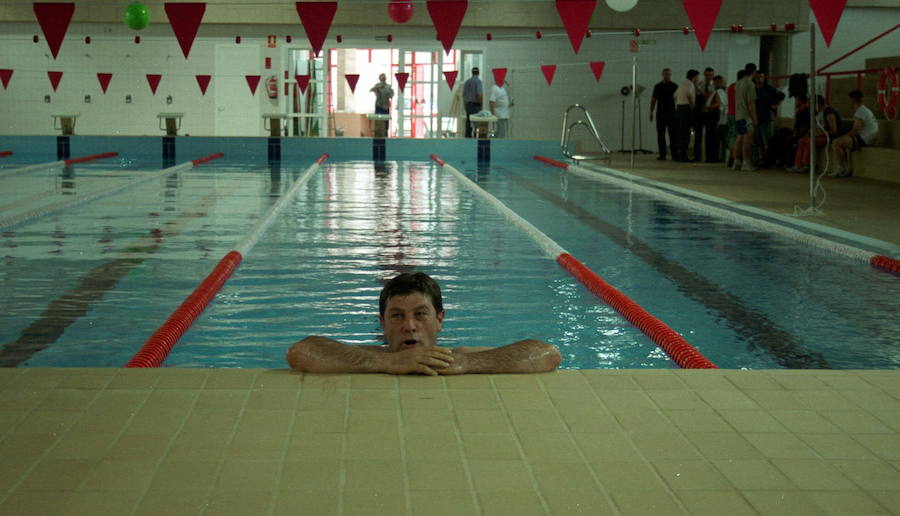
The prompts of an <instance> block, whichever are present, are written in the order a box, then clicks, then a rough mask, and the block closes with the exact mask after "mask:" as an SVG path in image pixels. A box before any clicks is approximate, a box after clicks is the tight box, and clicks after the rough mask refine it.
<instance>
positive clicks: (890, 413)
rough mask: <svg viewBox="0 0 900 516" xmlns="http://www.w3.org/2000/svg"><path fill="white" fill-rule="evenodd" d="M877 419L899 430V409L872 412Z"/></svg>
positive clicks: (894, 429)
mask: <svg viewBox="0 0 900 516" xmlns="http://www.w3.org/2000/svg"><path fill="white" fill-rule="evenodd" d="M873 415H874V416H875V417H877V418H878V420H879V421H881V422H882V423H884V424H886V425H887V426H889V427H891V429H892V430H893V431H895V432H900V410H883V411H880V412H875V413H874V414H873Z"/></svg>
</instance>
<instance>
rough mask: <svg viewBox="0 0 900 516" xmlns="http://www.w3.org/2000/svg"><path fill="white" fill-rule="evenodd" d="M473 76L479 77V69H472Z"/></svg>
mask: <svg viewBox="0 0 900 516" xmlns="http://www.w3.org/2000/svg"><path fill="white" fill-rule="evenodd" d="M472 75H478V67H477V66H476V67H474V68H472Z"/></svg>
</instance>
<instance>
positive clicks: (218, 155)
mask: <svg viewBox="0 0 900 516" xmlns="http://www.w3.org/2000/svg"><path fill="white" fill-rule="evenodd" d="M222 156H224V154H222V153H221V152H217V153H215V154H210V155H209V156H203V157H202V158H197V159H195V160H193V161H191V163H193V164H194V166H197V165H201V164H203V163H206V162H207V161H212V160H214V159H219V158H221V157H222Z"/></svg>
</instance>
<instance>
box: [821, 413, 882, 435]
mask: <svg viewBox="0 0 900 516" xmlns="http://www.w3.org/2000/svg"><path fill="white" fill-rule="evenodd" d="M819 413H820V414H821V415H822V416H823V417H825V419H827V420H829V421H831V422H832V423H833V424H834V425H835V426H837V427H838V428H840V429H841V430H843V431H844V432H846V433H848V434H889V433H892V432H893V431H892V430H891V429H890V428H888V427H887V426H886V425H885V424H884V423H882V422H881V421H879V420H878V419H876V418H875V417H873V416H871V415H869V413H868V412H863V411H862V410H827V411H819Z"/></svg>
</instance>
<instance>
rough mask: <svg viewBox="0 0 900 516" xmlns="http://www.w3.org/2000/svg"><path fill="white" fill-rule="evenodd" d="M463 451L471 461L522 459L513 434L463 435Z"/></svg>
mask: <svg viewBox="0 0 900 516" xmlns="http://www.w3.org/2000/svg"><path fill="white" fill-rule="evenodd" d="M462 440H463V450H464V451H465V455H466V457H467V458H469V459H521V458H522V453H521V452H520V451H519V445H518V444H517V443H516V438H515V436H514V435H513V434H462Z"/></svg>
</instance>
